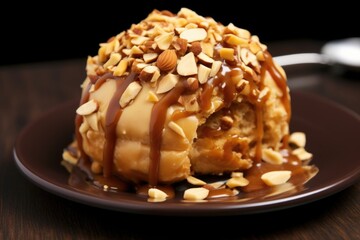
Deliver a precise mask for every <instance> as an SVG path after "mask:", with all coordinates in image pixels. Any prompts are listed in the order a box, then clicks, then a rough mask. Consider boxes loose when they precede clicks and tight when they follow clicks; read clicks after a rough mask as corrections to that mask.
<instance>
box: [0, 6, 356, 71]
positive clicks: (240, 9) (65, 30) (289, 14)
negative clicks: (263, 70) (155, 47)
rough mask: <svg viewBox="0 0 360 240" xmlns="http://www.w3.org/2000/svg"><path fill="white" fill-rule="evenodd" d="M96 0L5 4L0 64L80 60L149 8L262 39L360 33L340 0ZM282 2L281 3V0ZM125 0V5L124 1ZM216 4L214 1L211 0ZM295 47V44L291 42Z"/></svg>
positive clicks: (331, 37) (322, 38)
mask: <svg viewBox="0 0 360 240" xmlns="http://www.w3.org/2000/svg"><path fill="white" fill-rule="evenodd" d="M262 2H264V1H260V0H258V1H253V0H250V1H243V0H241V1H226V0H220V1H214V0H213V1H200V0H192V1H189V0H171V1H170V0H156V1H140V0H127V1H126V2H125V1H116V2H115V1H102V2H95V4H92V3H91V2H90V1H89V2H88V3H86V4H83V3H75V2H74V3H73V4H65V3H63V2H58V1H48V2H46V3H41V4H37V3H36V2H27V3H24V4H23V3H18V2H13V3H11V2H10V3H8V5H9V6H8V7H7V8H2V11H1V12H2V13H1V14H0V21H1V23H0V24H1V32H0V43H1V48H2V49H1V55H0V65H10V64H18V63H28V62H40V61H54V60H63V59H71V58H86V57H87V56H88V55H96V54H97V50H98V46H99V43H101V42H104V41H106V40H107V39H108V38H109V37H111V36H113V35H116V34H117V33H120V32H121V31H123V30H125V29H127V28H129V27H130V25H131V23H138V22H139V21H141V20H142V19H144V18H145V17H146V16H147V15H148V14H149V13H150V12H151V11H152V10H153V9H158V10H170V11H172V12H174V13H177V12H178V11H179V10H180V8H181V7H187V8H190V9H192V10H194V11H196V12H197V13H198V14H200V15H203V16H211V17H213V18H214V19H215V20H216V21H218V22H221V23H223V24H224V25H227V24H228V23H230V22H232V23H234V24H235V25H236V26H238V27H241V28H245V29H248V30H250V32H251V33H252V34H254V35H258V36H259V37H260V40H261V41H262V42H263V43H265V44H268V43H271V42H274V41H287V40H291V39H313V40H319V41H328V40H334V39H340V38H346V37H353V36H360V27H359V23H360V20H359V17H358V16H359V13H358V12H359V9H358V8H356V7H355V6H353V5H351V4H349V3H347V2H346V1H341V2H338V3H336V2H334V1H332V2H334V3H336V4H334V5H331V4H330V3H329V5H323V4H321V3H316V2H315V1H307V0H305V1H287V3H286V4H278V3H276V2H275V1H266V2H264V3H262ZM284 2H286V1H284ZM125 3H126V5H124V4H125ZM215 3H216V4H215ZM294 47H295V48H296V46H294Z"/></svg>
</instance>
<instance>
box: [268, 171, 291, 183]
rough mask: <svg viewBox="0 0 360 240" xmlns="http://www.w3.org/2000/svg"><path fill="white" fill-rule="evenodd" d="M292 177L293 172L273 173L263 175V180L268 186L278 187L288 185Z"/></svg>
mask: <svg viewBox="0 0 360 240" xmlns="http://www.w3.org/2000/svg"><path fill="white" fill-rule="evenodd" d="M290 177H291V171H287V170H280V171H271V172H267V173H264V174H263V175H261V180H263V182H264V183H265V184H266V185H268V186H276V185H280V184H283V183H286V182H287V181H288V180H289V179H290Z"/></svg>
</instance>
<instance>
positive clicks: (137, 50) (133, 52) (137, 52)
mask: <svg viewBox="0 0 360 240" xmlns="http://www.w3.org/2000/svg"><path fill="white" fill-rule="evenodd" d="M143 53H144V52H143V51H142V50H141V49H140V48H139V47H138V46H133V47H132V48H131V50H130V56H139V55H142V54H143Z"/></svg>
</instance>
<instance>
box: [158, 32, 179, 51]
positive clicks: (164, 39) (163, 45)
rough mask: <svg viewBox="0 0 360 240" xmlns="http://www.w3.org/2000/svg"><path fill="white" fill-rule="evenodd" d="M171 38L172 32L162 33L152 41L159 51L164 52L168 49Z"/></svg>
mask: <svg viewBox="0 0 360 240" xmlns="http://www.w3.org/2000/svg"><path fill="white" fill-rule="evenodd" d="M173 37H174V33H173V32H170V33H163V34H161V35H159V36H157V37H155V39H154V40H155V42H156V44H157V46H158V47H159V48H160V49H161V50H166V49H168V48H169V47H170V45H171V42H172V39H173Z"/></svg>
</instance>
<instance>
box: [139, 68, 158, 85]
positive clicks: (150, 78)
mask: <svg viewBox="0 0 360 240" xmlns="http://www.w3.org/2000/svg"><path fill="white" fill-rule="evenodd" d="M159 77H160V70H159V68H158V67H156V66H146V67H144V69H143V70H141V72H140V75H139V78H140V80H141V81H144V82H156V80H157V79H158V78H159Z"/></svg>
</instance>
